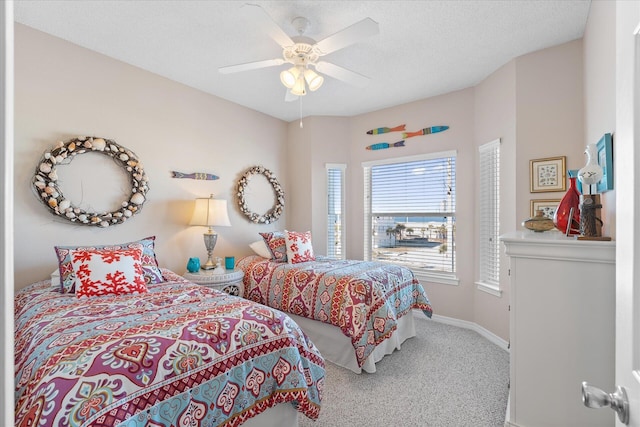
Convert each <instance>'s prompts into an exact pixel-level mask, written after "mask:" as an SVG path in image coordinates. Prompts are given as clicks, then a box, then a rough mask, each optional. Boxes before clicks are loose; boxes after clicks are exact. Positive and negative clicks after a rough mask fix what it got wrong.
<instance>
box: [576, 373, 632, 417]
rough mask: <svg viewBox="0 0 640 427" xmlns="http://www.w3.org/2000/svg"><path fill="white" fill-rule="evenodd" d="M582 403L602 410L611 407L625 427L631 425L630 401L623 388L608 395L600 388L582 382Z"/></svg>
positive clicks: (617, 388) (618, 388)
mask: <svg viewBox="0 0 640 427" xmlns="http://www.w3.org/2000/svg"><path fill="white" fill-rule="evenodd" d="M582 403H584V406H586V407H588V408H596V409H598V408H602V407H603V406H610V407H611V409H613V410H614V411H616V413H617V414H618V418H619V419H620V422H621V423H622V424H624V425H627V424H629V399H627V392H626V391H625V389H624V388H623V387H620V386H618V387H616V391H615V392H614V393H606V392H604V391H602V390H600V389H599V388H598V387H594V386H592V385H589V384H588V383H587V382H586V381H583V382H582Z"/></svg>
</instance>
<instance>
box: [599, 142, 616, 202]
mask: <svg viewBox="0 0 640 427" xmlns="http://www.w3.org/2000/svg"><path fill="white" fill-rule="evenodd" d="M597 147H598V164H599V165H600V167H601V168H602V179H601V180H600V182H598V187H597V188H598V193H604V192H605V191H609V190H613V141H612V140H611V134H610V133H605V134H604V136H603V137H602V138H600V141H598V144H597Z"/></svg>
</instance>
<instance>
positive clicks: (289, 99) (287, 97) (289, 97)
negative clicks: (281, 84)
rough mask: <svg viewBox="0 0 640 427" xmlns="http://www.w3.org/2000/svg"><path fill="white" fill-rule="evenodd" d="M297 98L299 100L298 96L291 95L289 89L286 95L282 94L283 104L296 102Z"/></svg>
mask: <svg viewBox="0 0 640 427" xmlns="http://www.w3.org/2000/svg"><path fill="white" fill-rule="evenodd" d="M298 98H300V97H299V96H298V95H294V94H292V93H291V91H290V90H289V89H287V91H286V93H285V94H284V100H285V102H293V101H297V100H298Z"/></svg>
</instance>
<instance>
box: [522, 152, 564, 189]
mask: <svg viewBox="0 0 640 427" xmlns="http://www.w3.org/2000/svg"><path fill="white" fill-rule="evenodd" d="M566 159H567V158H566V157H565V156H560V157H547V158H544V159H533V160H530V161H529V172H530V186H531V188H530V191H531V192H532V193H546V192H549V191H565V190H566V189H567V187H566V179H565V176H566Z"/></svg>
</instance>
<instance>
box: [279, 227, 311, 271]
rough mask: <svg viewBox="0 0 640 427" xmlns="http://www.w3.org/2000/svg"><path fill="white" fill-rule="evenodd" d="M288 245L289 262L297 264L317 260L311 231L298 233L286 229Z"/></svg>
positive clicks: (285, 236)
mask: <svg viewBox="0 0 640 427" xmlns="http://www.w3.org/2000/svg"><path fill="white" fill-rule="evenodd" d="M284 238H285V242H286V246H287V259H288V260H289V264H297V263H299V262H305V261H315V259H316V257H315V256H314V255H313V246H311V232H310V231H306V232H304V233H298V232H296V231H287V230H285V231H284Z"/></svg>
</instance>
